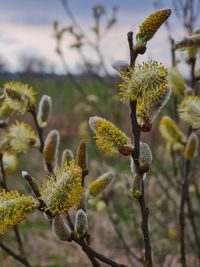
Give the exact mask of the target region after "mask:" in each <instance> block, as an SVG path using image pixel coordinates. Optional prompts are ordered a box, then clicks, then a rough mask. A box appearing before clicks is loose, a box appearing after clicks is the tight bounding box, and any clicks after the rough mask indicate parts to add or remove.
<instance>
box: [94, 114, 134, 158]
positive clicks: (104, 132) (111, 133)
mask: <svg viewBox="0 0 200 267" xmlns="http://www.w3.org/2000/svg"><path fill="white" fill-rule="evenodd" d="M89 125H90V128H91V129H92V130H93V131H94V133H95V139H96V145H97V147H98V148H99V149H100V150H102V151H103V152H105V153H106V154H108V155H109V156H111V157H114V156H117V155H118V154H119V148H121V147H122V146H124V145H126V144H128V143H129V139H128V137H127V136H126V135H125V134H124V133H123V132H122V131H121V130H119V129H118V128H117V127H116V126H115V125H114V124H113V123H112V122H110V121H108V120H105V119H103V118H101V117H97V116H95V117H90V119H89Z"/></svg>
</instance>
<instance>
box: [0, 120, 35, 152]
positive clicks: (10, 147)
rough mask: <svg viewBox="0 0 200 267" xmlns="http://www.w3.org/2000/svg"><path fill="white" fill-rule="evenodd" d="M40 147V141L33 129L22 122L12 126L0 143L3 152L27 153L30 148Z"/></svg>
mask: <svg viewBox="0 0 200 267" xmlns="http://www.w3.org/2000/svg"><path fill="white" fill-rule="evenodd" d="M31 146H32V147H39V139H38V137H37V136H36V133H35V131H34V130H33V129H32V127H31V126H30V125H29V124H27V123H24V122H22V121H16V122H15V123H13V124H11V125H10V126H9V128H8V130H7V132H6V133H5V135H4V136H3V138H2V140H1V141H0V149H1V151H3V152H9V153H14V154H20V153H26V152H27V150H28V148H29V147H31Z"/></svg>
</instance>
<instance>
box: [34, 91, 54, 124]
mask: <svg viewBox="0 0 200 267" xmlns="http://www.w3.org/2000/svg"><path fill="white" fill-rule="evenodd" d="M51 110H52V102H51V97H50V96H48V95H43V96H42V98H41V100H40V103H39V110H38V114H37V121H38V124H39V126H40V127H42V128H43V127H45V126H46V125H47V122H48V120H49V118H50V117H51Z"/></svg>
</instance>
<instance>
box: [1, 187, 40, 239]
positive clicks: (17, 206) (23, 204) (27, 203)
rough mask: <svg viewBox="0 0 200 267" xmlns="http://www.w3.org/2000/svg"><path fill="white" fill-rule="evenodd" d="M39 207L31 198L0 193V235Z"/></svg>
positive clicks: (17, 194)
mask: <svg viewBox="0 0 200 267" xmlns="http://www.w3.org/2000/svg"><path fill="white" fill-rule="evenodd" d="M37 207H39V201H38V200H36V199H34V198H33V197H32V196H25V195H20V194H19V193H18V192H16V191H11V192H6V191H2V192H0V235H3V234H5V233H6V231H7V230H8V229H10V228H11V227H12V226H14V225H16V224H18V223H20V222H21V221H23V220H24V219H26V217H27V214H28V213H29V212H31V211H33V210H34V209H36V208H37Z"/></svg>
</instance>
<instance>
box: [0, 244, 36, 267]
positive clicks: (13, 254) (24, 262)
mask: <svg viewBox="0 0 200 267" xmlns="http://www.w3.org/2000/svg"><path fill="white" fill-rule="evenodd" d="M0 247H1V249H2V250H4V251H5V252H6V253H7V254H8V255H10V256H11V257H13V258H14V259H15V260H17V261H19V262H21V263H22V264H23V265H24V266H26V267H31V265H30V264H29V262H28V261H27V260H26V258H23V257H21V256H19V255H18V254H16V253H15V252H14V251H13V250H12V249H10V248H9V247H7V246H6V245H4V244H3V243H2V242H0Z"/></svg>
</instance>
